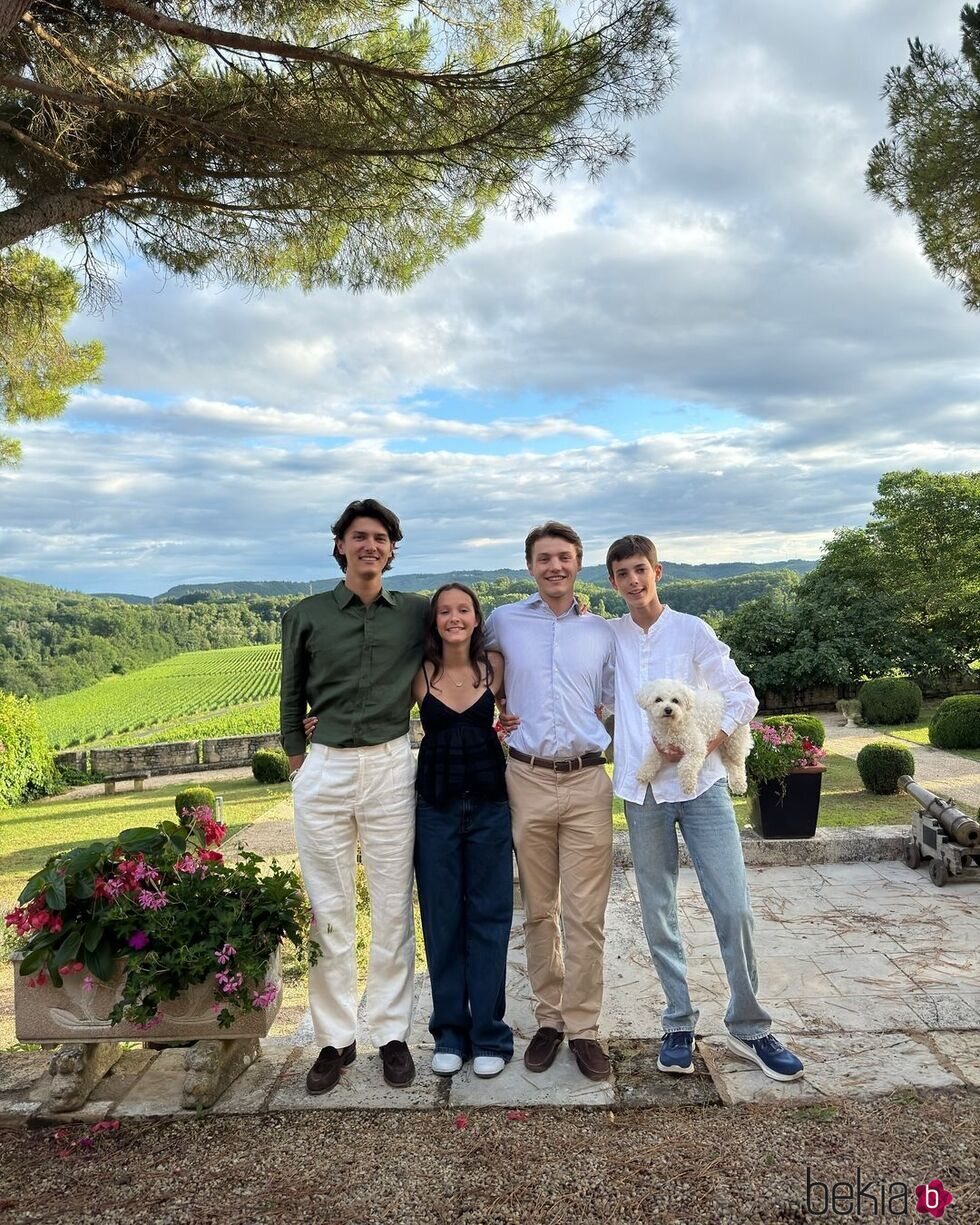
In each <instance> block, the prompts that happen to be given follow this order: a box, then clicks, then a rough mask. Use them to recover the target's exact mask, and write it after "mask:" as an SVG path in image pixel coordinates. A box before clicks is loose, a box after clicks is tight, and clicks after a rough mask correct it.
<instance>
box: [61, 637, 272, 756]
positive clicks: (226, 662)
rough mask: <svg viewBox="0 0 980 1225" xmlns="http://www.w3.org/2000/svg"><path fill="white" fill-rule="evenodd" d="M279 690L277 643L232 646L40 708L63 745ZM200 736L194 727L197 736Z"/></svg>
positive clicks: (186, 657)
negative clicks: (257, 645) (255, 645)
mask: <svg viewBox="0 0 980 1225" xmlns="http://www.w3.org/2000/svg"><path fill="white" fill-rule="evenodd" d="M278 691H279V649H278V647H276V646H272V645H270V646H263V647H233V648H231V649H229V650H223V651H192V652H188V653H187V654H185V655H177V656H174V658H173V659H167V660H164V661H163V662H162V663H159V664H154V665H153V666H152V667H150V668H144V669H143V670H142V671H141V672H134V673H132V674H131V675H129V676H114V677H111V678H110V679H108V680H104V681H99V682H98V683H97V684H95V685H90V686H89V687H88V688H86V689H79V690H77V691H76V692H75V693H69V694H64V695H62V696H61V697H56V698H48V699H47V700H46V701H44V702H41V703H40V705H39V707H38V710H39V713H40V717H41V720H42V722H43V724H44V726H45V728H46V729H47V730H48V734H49V735H50V737H51V740H52V741H53V742H54V743H55V744H56V745H57V746H58V747H59V748H64V747H67V746H69V745H73V744H83V743H85V742H86V741H88V740H90V739H91V740H96V739H102V738H104V737H107V736H111V735H113V734H114V733H118V732H121V731H122V730H123V729H126V730H127V731H128V732H130V733H132V732H133V731H135V730H136V729H138V728H141V727H154V726H156V725H157V724H161V723H168V722H169V723H171V724H173V723H176V722H177V721H178V720H181V719H185V718H186V717H187V716H188V715H191V714H195V713H197V712H201V713H205V712H207V711H213V710H225V709H226V708H227V707H229V706H235V705H236V704H238V703H246V702H255V701H256V700H257V699H259V698H262V697H266V696H272V695H275V694H277V693H278ZM175 730H176V729H174V728H173V727H171V728H170V730H169V731H168V732H167V733H165V734H164V735H163V736H162V739H165V740H170V739H173V738H174V737H175ZM261 730H269V729H261ZM203 734H207V733H203ZM197 735H198V731H195V733H194V737H193V738H197ZM128 739H129V740H130V741H133V740H135V739H137V737H135V736H133V735H130V736H129V737H128Z"/></svg>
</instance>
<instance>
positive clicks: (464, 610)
mask: <svg viewBox="0 0 980 1225" xmlns="http://www.w3.org/2000/svg"><path fill="white" fill-rule="evenodd" d="M503 685H504V660H503V656H502V655H500V654H498V653H497V652H496V651H487V650H486V648H485V646H484V641H483V613H482V610H481V608H480V602H479V600H478V599H477V598H476V596H475V595H474V594H473V592H472V591H470V589H469V588H468V587H466V586H464V585H463V584H462V583H447V584H446V585H445V586H444V587H440V589H439V590H438V591H437V592H436V593H435V595H434V596H433V597H432V604H431V607H430V611H429V621H428V629H427V634H426V647H425V660H424V662H423V664H422V667H421V668H420V669H419V671H418V673H417V675H416V677H415V681H414V684H413V695H414V697H415V699H416V701H417V702H418V704H419V714H420V716H421V719H422V728H423V731H424V732H425V735H424V737H423V739H422V744H421V747H420V749H419V760H418V774H417V778H416V810H415V812H416V823H415V879H416V883H417V885H418V895H419V909H420V911H421V915H422V932H423V935H424V937H425V952H426V958H427V961H428V965H429V978H430V981H431V985H432V1005H433V1006H432V1016H431V1019H430V1021H429V1032H430V1033H431V1034H432V1036H433V1038H434V1039H435V1053H434V1055H433V1058H432V1070H433V1072H435V1073H436V1074H437V1075H440V1076H452V1075H453V1073H454V1072H458V1071H459V1069H460V1068H461V1067H462V1066H463V1063H464V1062H465V1061H466V1060H467V1059H469V1058H471V1057H472V1059H473V1071H474V1073H475V1074H476V1075H477V1076H485V1077H486V1076H496V1075H497V1074H498V1073H500V1072H502V1071H503V1069H504V1065H505V1064H506V1063H507V1062H508V1061H509V1059H510V1058H511V1055H512V1054H513V1051H514V1041H513V1035H512V1033H511V1029H510V1026H509V1025H507V1024H506V1022H505V1021H504V1010H505V992H504V988H505V981H506V976H507V944H508V940H509V937H510V927H511V918H512V911H513V867H512V861H511V831H510V809H509V808H508V805H507V789H506V786H505V784H504V755H503V751H502V749H501V747H500V741H499V739H498V737H497V733H496V731H495V730H494V705H495V700H496V699H497V698H498V697H499V696H500V695H501V693H502V692H503Z"/></svg>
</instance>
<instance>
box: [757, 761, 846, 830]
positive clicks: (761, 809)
mask: <svg viewBox="0 0 980 1225" xmlns="http://www.w3.org/2000/svg"><path fill="white" fill-rule="evenodd" d="M826 769H827V767H826V766H822V765H817V766H803V767H801V768H800V769H798V770H792V771H791V772H790V773H789V774H787V775H786V777H785V778H782V779H779V778H777V779H770V780H767V781H765V782H761V783H755V784H753V785H752V786H751V787H750V788H749V820H750V821H751V822H752V828H753V829H754V830H755V831H756V833H757V834H761V836H762V837H763V838H812V837H813V836H814V834H815V833H816V832H817V817H818V815H819V812H820V787H821V784H822V782H823V776H824V772H825V771H826Z"/></svg>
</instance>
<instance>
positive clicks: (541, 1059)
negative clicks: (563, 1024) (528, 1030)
mask: <svg viewBox="0 0 980 1225" xmlns="http://www.w3.org/2000/svg"><path fill="white" fill-rule="evenodd" d="M564 1041H565V1035H564V1033H563V1032H562V1031H561V1030H560V1029H552V1028H551V1027H550V1026H548V1025H543V1026H542V1027H541V1028H540V1029H539V1030H538V1032H537V1033H536V1034H535V1035H534V1037H533V1038H532V1039H531V1041H530V1042H529V1043H528V1044H527V1050H526V1051H525V1052H524V1066H525V1067H526V1068H527V1070H528V1071H529V1072H546V1071H547V1070H548V1068H550V1067H551V1065H552V1064H553V1063H554V1062H555V1056H556V1055H557V1054H558V1048H559V1047H560V1046H561V1044H562V1043H563V1042H564Z"/></svg>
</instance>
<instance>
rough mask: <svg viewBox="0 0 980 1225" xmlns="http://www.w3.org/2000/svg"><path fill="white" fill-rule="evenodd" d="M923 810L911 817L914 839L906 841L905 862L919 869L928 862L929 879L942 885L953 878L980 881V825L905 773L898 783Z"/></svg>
mask: <svg viewBox="0 0 980 1225" xmlns="http://www.w3.org/2000/svg"><path fill="white" fill-rule="evenodd" d="M898 785H899V786H900V787H903V788H904V789H905V790H906V791H907V792H908V793H909V795H910V796H912V798H913V799H915V800H918V802H919V804H920V805H921V807H920V808H919V811H918V812H917V813H916V814H915V816H914V817H913V818H912V832H911V836H910V837H909V838H908V839H907V840H906V842H905V862H906V863H907V864H908V866H909V867H910V868H917V867H918V866H919V864H920V863H922V861H923V860H924V859H928V860H929V876H930V878H931V880H932V883H933V884H934V885H938V886H940V887H941V886H943V885H945V884H946V882H947V880H949V878H950V877H951V876H963V877H966V878H967V879H978V880H980V824H978V823H977V822H976V821H975V820H974V819H973V818H972V817H968V816H967V815H966V814H965V813H962V812H960V810H959V809H958V808H957V807H956V806H955V805H954V804H953V802H952V801H951V800H943V799H940V798H939V796H938V795H936V794H935V793H934V792H932V791H929V790H927V788H925V787H920V786H919V784H918V783H917V782H916V781H915V779H914V778H911V777H910V776H909V775H908V774H903V775H902V777H901V778H900V779H899V780H898Z"/></svg>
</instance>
